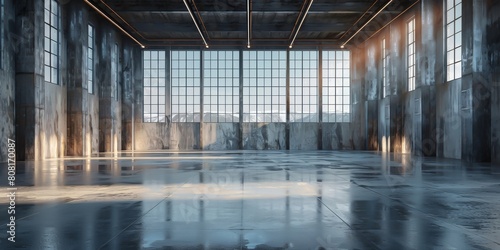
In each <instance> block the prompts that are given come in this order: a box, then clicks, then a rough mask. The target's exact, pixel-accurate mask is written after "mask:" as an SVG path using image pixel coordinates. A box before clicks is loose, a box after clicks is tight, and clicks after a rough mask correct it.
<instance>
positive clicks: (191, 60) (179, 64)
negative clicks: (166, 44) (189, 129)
mask: <svg viewBox="0 0 500 250" xmlns="http://www.w3.org/2000/svg"><path fill="white" fill-rule="evenodd" d="M200 56H201V53H200V51H181V50H173V51H171V80H172V89H171V93H172V122H199V121H200V81H201V80H200Z"/></svg>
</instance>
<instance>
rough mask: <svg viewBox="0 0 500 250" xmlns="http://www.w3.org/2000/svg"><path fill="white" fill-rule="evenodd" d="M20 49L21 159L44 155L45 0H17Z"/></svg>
mask: <svg viewBox="0 0 500 250" xmlns="http://www.w3.org/2000/svg"><path fill="white" fill-rule="evenodd" d="M15 8H16V18H15V19H16V23H15V24H16V29H15V30H16V31H17V32H18V33H17V36H18V39H19V41H18V46H19V47H18V48H19V51H18V53H17V54H16V59H15V61H16V62H15V65H16V67H15V69H16V76H15V83H16V84H15V85H16V86H15V88H16V94H15V102H16V104H15V106H16V118H15V124H16V149H17V157H18V160H21V161H22V160H38V159H42V146H43V139H42V134H41V133H42V132H43V126H42V125H43V123H42V118H43V111H44V108H45V102H44V95H45V82H44V77H43V53H44V47H43V34H44V33H43V32H44V27H43V25H44V21H43V20H44V19H43V10H44V6H43V1H35V0H26V1H16V2H15Z"/></svg>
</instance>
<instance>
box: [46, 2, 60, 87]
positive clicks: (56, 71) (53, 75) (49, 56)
mask: <svg viewBox="0 0 500 250" xmlns="http://www.w3.org/2000/svg"><path fill="white" fill-rule="evenodd" d="M54 4H55V7H54ZM47 5H48V6H47ZM47 7H48V8H47ZM54 9H55V10H56V11H57V13H54ZM47 16H49V17H47ZM54 16H55V17H54ZM53 18H54V19H53ZM54 21H55V22H56V24H54V23H53V22H54ZM48 30H50V34H48V32H47V31H48ZM53 32H55V38H54V34H53ZM47 42H48V44H47ZM60 51H61V6H60V4H59V3H58V2H57V1H56V0H45V1H44V81H45V82H48V83H52V84H55V85H59V84H60V62H59V61H60ZM54 59H55V62H53V61H54ZM47 60H48V64H47ZM47 75H48V76H47ZM47 77H48V78H49V79H47Z"/></svg>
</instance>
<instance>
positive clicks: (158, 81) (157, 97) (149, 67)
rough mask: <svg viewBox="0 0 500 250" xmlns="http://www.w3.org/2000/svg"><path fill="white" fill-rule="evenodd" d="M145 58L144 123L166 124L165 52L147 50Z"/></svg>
mask: <svg viewBox="0 0 500 250" xmlns="http://www.w3.org/2000/svg"><path fill="white" fill-rule="evenodd" d="M143 58H144V113H143V114H144V122H165V118H166V111H165V106H166V105H165V100H166V96H165V93H166V92H165V72H166V66H165V62H166V61H165V51H161V50H160V51H150V50H146V51H144V54H143Z"/></svg>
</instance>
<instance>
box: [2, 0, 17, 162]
mask: <svg viewBox="0 0 500 250" xmlns="http://www.w3.org/2000/svg"><path fill="white" fill-rule="evenodd" d="M3 14H4V21H3V23H2V24H3V27H2V30H3V32H4V36H3V38H2V39H3V42H2V43H1V46H2V47H1V48H0V50H1V51H2V52H0V55H1V58H0V60H1V62H0V89H1V90H2V91H1V92H0V141H1V142H2V143H0V162H5V161H7V155H8V151H7V150H8V147H7V140H8V139H13V140H14V139H15V132H14V127H15V126H14V124H15V117H14V107H15V101H14V100H15V94H16V93H15V65H14V55H15V53H16V51H17V49H19V47H18V43H17V41H18V40H17V39H15V38H16V37H17V35H16V34H15V32H16V31H15V30H14V28H15V19H14V14H15V12H14V5H13V3H12V2H11V1H5V5H4V13H3Z"/></svg>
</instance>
